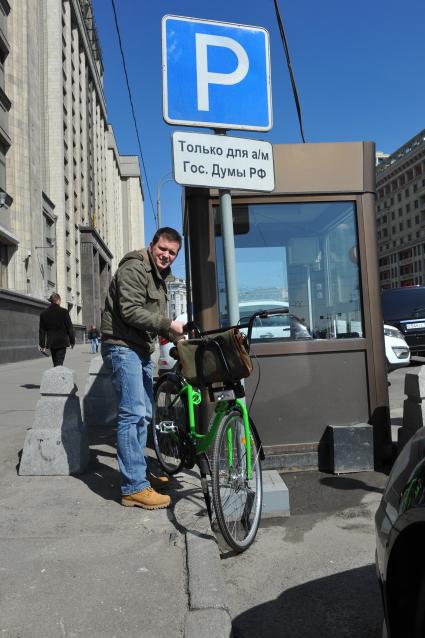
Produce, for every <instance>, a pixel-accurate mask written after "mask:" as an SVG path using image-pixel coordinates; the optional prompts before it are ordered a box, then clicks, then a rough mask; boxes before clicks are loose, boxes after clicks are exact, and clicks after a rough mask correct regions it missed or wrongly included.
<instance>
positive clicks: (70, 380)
mask: <svg viewBox="0 0 425 638" xmlns="http://www.w3.org/2000/svg"><path fill="white" fill-rule="evenodd" d="M76 391H77V386H76V383H75V372H74V371H73V370H70V369H69V368H66V367H65V366H56V368H51V369H50V370H46V372H45V373H44V374H43V377H42V379H41V385H40V394H49V395H52V394H59V395H65V396H68V395H70V394H75V392H76Z"/></svg>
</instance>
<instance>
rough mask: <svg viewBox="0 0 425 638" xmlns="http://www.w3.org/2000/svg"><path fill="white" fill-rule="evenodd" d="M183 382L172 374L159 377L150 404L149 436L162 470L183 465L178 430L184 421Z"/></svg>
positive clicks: (184, 423)
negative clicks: (150, 434)
mask: <svg viewBox="0 0 425 638" xmlns="http://www.w3.org/2000/svg"><path fill="white" fill-rule="evenodd" d="M182 387H183V384H182V382H181V380H180V379H179V377H177V376H176V375H174V374H166V375H164V376H163V377H160V378H159V380H158V383H157V384H156V386H155V394H154V401H153V406H152V436H153V444H154V448H155V452H156V456H157V458H158V461H159V463H160V465H161V467H162V468H163V470H164V471H165V472H167V473H168V474H177V472H179V471H180V469H181V467H182V465H183V459H184V455H183V452H184V450H183V442H182V439H181V434H180V432H181V431H183V430H185V428H186V423H187V408H186V401H185V399H184V397H183V396H182V395H181V389H182Z"/></svg>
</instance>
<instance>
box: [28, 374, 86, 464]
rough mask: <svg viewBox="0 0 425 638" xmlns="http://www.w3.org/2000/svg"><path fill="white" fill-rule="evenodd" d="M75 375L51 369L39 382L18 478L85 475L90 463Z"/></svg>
mask: <svg viewBox="0 0 425 638" xmlns="http://www.w3.org/2000/svg"><path fill="white" fill-rule="evenodd" d="M76 392H77V386H76V385H75V373H74V371H73V370H70V369H69V368H65V367H64V366H57V367H56V368H51V369H50V370H47V371H46V372H45V373H44V374H43V378H42V380H41V387H40V394H41V399H39V401H38V403H37V407H36V410H35V416H34V423H33V427H32V429H30V430H29V431H28V432H27V436H26V438H25V443H24V449H23V452H22V459H21V463H20V466H19V474H20V475H21V476H68V475H70V474H80V473H82V472H84V470H85V468H86V466H87V464H88V461H89V445H88V438H87V430H86V427H85V425H84V424H83V420H82V418H81V408H80V401H79V398H78V396H77V394H76Z"/></svg>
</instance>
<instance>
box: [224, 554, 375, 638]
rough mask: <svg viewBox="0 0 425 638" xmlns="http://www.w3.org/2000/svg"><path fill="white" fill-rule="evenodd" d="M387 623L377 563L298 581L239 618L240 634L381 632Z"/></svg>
mask: <svg viewBox="0 0 425 638" xmlns="http://www.w3.org/2000/svg"><path fill="white" fill-rule="evenodd" d="M381 627H382V605H381V599H380V594H379V587H378V583H377V579H376V572H375V567H374V565H367V566H365V567H359V568H357V569H351V570H348V571H344V572H341V573H339V574H333V575H331V576H327V577H325V578H319V579H317V580H312V581H310V582H307V583H304V584H303V585H298V586H297V587H292V588H291V589H288V590H287V591H284V592H283V593H282V594H281V595H280V596H279V598H276V599H275V600H272V601H270V602H267V603H263V604H261V605H258V606H256V607H252V608H251V609H249V610H248V611H246V612H244V613H242V614H240V615H239V616H237V617H236V618H234V620H233V628H234V638H258V636H267V638H307V637H310V636H314V638H359V637H361V638H379V637H380V635H381Z"/></svg>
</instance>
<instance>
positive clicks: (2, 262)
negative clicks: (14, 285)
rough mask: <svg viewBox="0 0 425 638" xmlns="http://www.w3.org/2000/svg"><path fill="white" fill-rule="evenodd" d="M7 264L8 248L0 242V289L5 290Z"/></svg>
mask: <svg viewBox="0 0 425 638" xmlns="http://www.w3.org/2000/svg"><path fill="white" fill-rule="evenodd" d="M8 263H9V246H8V245H7V244H3V243H2V242H0V288H7V265H8Z"/></svg>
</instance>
